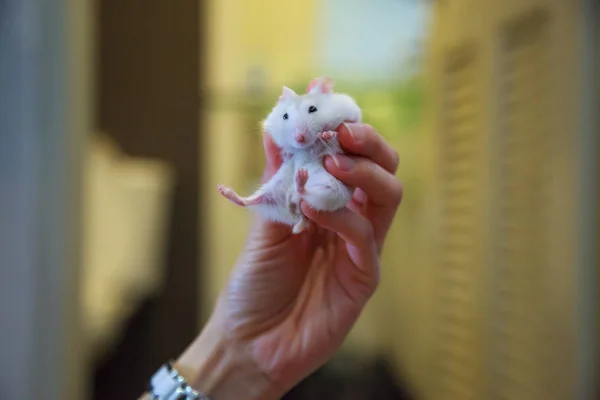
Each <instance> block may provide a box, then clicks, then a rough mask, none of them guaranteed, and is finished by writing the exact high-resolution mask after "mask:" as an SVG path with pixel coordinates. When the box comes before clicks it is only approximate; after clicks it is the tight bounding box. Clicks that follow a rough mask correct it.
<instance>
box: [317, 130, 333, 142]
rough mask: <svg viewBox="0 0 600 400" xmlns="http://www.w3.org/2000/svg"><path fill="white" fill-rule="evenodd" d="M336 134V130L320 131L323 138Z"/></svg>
mask: <svg viewBox="0 0 600 400" xmlns="http://www.w3.org/2000/svg"><path fill="white" fill-rule="evenodd" d="M335 136H337V132H336V131H325V132H321V133H319V138H320V139H323V140H329V139H331V138H333V137H335Z"/></svg>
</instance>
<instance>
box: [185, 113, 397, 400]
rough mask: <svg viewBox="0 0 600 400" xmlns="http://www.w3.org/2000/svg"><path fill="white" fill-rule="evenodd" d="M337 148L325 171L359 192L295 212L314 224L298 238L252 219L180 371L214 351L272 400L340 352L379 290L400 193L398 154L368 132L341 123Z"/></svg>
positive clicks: (268, 146) (269, 150)
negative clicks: (340, 202)
mask: <svg viewBox="0 0 600 400" xmlns="http://www.w3.org/2000/svg"><path fill="white" fill-rule="evenodd" d="M338 139H339V142H340V145H341V146H342V148H343V149H344V150H345V151H346V152H347V153H348V154H352V155H350V156H347V157H346V156H335V159H334V158H333V157H331V156H328V157H327V158H326V159H325V168H326V169H327V170H328V171H329V172H330V173H331V174H332V175H334V176H335V177H336V178H337V179H339V180H340V181H342V182H344V183H346V184H348V185H349V186H351V187H355V188H357V189H356V190H355V193H354V197H353V199H352V201H351V203H350V204H349V205H348V206H347V207H346V208H344V209H342V210H340V211H338V212H333V213H324V212H317V211H314V210H311V209H310V208H309V207H308V206H307V205H306V204H302V205H301V208H302V211H303V213H304V214H305V215H306V217H308V218H309V219H310V220H311V221H312V222H314V223H313V224H311V226H310V228H309V229H308V230H307V231H304V232H302V233H301V234H299V235H292V232H291V228H290V227H288V226H284V225H281V224H277V223H273V222H270V221H267V220H264V219H261V217H259V216H256V217H255V221H254V223H253V225H252V229H251V231H250V234H249V236H248V240H247V243H246V245H245V247H244V250H243V251H242V253H241V255H240V257H239V259H238V261H237V263H236V266H235V268H234V269H233V272H232V275H231V278H230V280H229V282H228V285H227V286H226V287H225V288H224V290H223V292H222V293H221V296H220V297H219V300H218V303H217V306H216V308H215V311H214V313H213V315H212V317H211V319H210V321H209V323H208V324H207V328H206V329H205V332H203V334H202V335H200V339H199V342H200V344H197V345H195V346H194V345H193V346H192V347H191V348H190V349H189V350H188V351H187V353H184V355H183V356H182V358H181V360H180V364H182V365H190V364H193V361H192V360H193V357H192V355H190V354H195V355H197V354H198V352H200V353H202V352H204V354H205V357H204V358H211V357H213V358H214V357H216V355H214V354H212V355H211V354H208V353H206V352H207V351H208V350H206V349H209V348H211V347H215V346H217V347H219V346H220V348H222V349H223V350H222V351H221V353H220V354H221V356H224V354H225V353H227V354H228V356H229V358H230V359H235V360H236V361H235V362H234V364H236V365H237V369H238V370H242V369H243V370H246V371H252V372H251V373H250V374H249V375H252V378H250V377H248V378H247V380H248V381H250V380H251V381H252V382H253V387H260V388H259V389H256V392H255V393H256V396H257V397H256V398H279V397H280V396H282V395H283V394H284V393H285V392H286V391H288V390H289V389H291V388H292V387H293V386H294V385H295V384H296V383H298V382H299V381H300V380H301V379H303V378H304V377H306V376H307V375H308V374H310V373H311V372H313V371H314V370H315V369H317V368H318V367H319V366H321V365H322V364H324V363H325V362H326V361H327V360H328V359H329V358H330V357H331V356H333V354H334V353H335V351H337V350H338V348H339V347H340V346H341V344H342V342H343V341H344V339H345V338H346V336H347V334H348V333H349V331H350V330H351V328H352V326H353V325H354V323H355V322H356V320H357V319H358V317H359V315H360V313H361V311H362V309H363V307H364V306H365V304H366V303H367V301H368V300H369V298H370V297H371V296H372V294H373V292H374V291H375V288H376V287H377V284H378V281H379V268H380V261H379V259H380V255H381V251H382V248H383V245H384V241H385V237H386V234H387V232H388V230H389V228H390V225H391V223H392V220H393V218H394V215H395V213H396V210H397V208H398V206H399V204H400V201H401V199H402V185H401V184H400V182H399V181H398V180H397V179H396V177H395V175H394V174H395V172H396V169H397V167H398V162H399V161H398V155H397V153H396V152H395V151H394V150H393V149H392V148H391V147H390V146H389V145H388V144H387V143H386V142H385V141H384V139H383V138H382V137H381V136H380V135H379V134H378V133H377V132H375V130H374V129H373V128H372V127H370V126H369V125H364V124H344V125H342V126H340V128H339V129H338ZM264 145H265V152H266V155H267V166H266V168H265V173H264V176H263V181H266V180H268V179H269V178H270V177H271V176H272V175H273V174H274V173H275V172H276V171H277V169H278V168H279V166H280V165H281V162H282V160H281V157H280V155H279V150H278V149H277V147H276V146H275V144H274V143H273V142H272V140H271V138H270V136H269V135H265V139H264ZM336 164H337V165H336ZM338 165H339V166H338ZM202 337H204V340H202ZM194 348H195V350H194ZM225 349H227V350H225ZM186 354H187V355H186ZM200 358H202V357H200ZM196 359H197V358H196ZM240 360H243V361H240ZM241 365H243V367H242V366H241ZM223 368H227V367H223ZM232 368H233V367H232ZM196 375H197V374H196ZM200 375H204V378H205V382H203V383H204V385H208V386H211V384H207V383H206V378H207V376H206V374H202V373H200ZM198 380H199V381H200V382H199V383H198V384H199V385H202V384H203V383H202V382H201V379H200V378H198ZM215 380H216V378H215ZM214 385H218V384H217V383H214ZM214 385H213V386H214ZM211 390H212V387H211ZM214 390H216V391H218V390H217V389H214ZM222 393H225V392H224V391H222ZM230 393H232V392H231V391H230ZM267 393H268V394H267ZM225 397H227V398H229V396H223V397H222V398H225ZM216 400H219V399H216Z"/></svg>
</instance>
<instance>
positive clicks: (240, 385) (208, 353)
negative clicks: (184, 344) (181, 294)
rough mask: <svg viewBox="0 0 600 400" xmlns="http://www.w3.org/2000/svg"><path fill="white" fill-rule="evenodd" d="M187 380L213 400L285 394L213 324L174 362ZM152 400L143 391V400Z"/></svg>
mask: <svg viewBox="0 0 600 400" xmlns="http://www.w3.org/2000/svg"><path fill="white" fill-rule="evenodd" d="M174 367H175V369H177V371H178V372H179V373H180V374H181V376H183V377H184V378H185V380H186V381H187V383H188V384H189V385H190V386H191V387H192V388H194V389H195V390H197V391H198V392H200V393H202V394H204V395H205V396H207V397H209V398H210V400H234V399H235V400H237V399H248V400H277V399H279V398H280V397H281V396H282V395H283V393H282V392H281V391H280V390H279V389H278V388H277V387H276V386H275V385H274V384H273V383H272V382H271V381H270V380H269V379H268V378H267V377H266V375H264V374H263V373H262V372H260V371H259V370H258V368H256V365H255V364H254V363H253V362H252V361H251V360H250V358H249V357H245V356H244V354H243V350H242V349H239V348H236V346H235V345H234V344H231V343H227V342H226V341H225V339H224V335H223V333H222V332H221V331H219V330H218V329H215V327H214V326H213V325H211V324H210V323H209V324H208V325H207V327H206V329H204V331H203V332H202V333H201V334H200V335H199V336H198V337H197V338H196V339H195V340H194V342H193V343H192V344H191V345H190V346H189V347H188V348H187V349H186V350H185V351H184V352H183V353H182V354H181V355H180V357H179V358H178V359H177V360H176V361H175V363H174ZM147 399H150V396H149V394H144V395H143V396H142V397H141V398H140V400H147Z"/></svg>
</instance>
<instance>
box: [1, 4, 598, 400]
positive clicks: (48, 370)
mask: <svg viewBox="0 0 600 400" xmlns="http://www.w3.org/2000/svg"><path fill="white" fill-rule="evenodd" d="M599 39H600V6H599V5H598V3H597V2H595V1H594V0H573V1H564V0H505V1H504V2H499V1H491V0H486V1H484V0H480V1H474V0H453V1H448V0H435V1H434V0H431V1H425V0H423V1H419V0H373V1H369V2H367V1H360V0H307V1H295V2H292V1H273V0H253V1H242V0H219V1H217V0H204V1H201V0H196V1H192V0H180V1H170V2H167V1H157V0H145V1H140V0H97V1H93V0H52V1H41V0H1V1H0V88H1V90H0V399H25V398H35V397H39V394H38V393H43V394H44V398H45V399H49V400H53V399H57V400H58V399H82V400H85V399H89V400H100V399H114V400H120V399H133V398H137V396H138V395H140V394H141V393H142V391H143V390H144V389H145V387H146V384H147V380H148V378H149V376H150V375H151V374H152V373H153V372H154V371H155V370H156V368H157V367H158V366H159V365H160V364H161V363H163V362H164V361H165V360H167V359H170V358H173V357H176V356H177V355H178V354H179V353H180V352H181V351H182V350H183V349H184V348H185V346H186V345H187V344H188V343H189V342H190V341H191V340H192V339H193V338H194V337H195V336H196V334H197V333H198V331H199V330H200V329H201V328H202V325H203V324H204V322H205V321H206V319H207V317H208V315H209V313H210V310H211V309H212V306H213V305H214V302H215V299H216V296H217V293H218V292H219V290H220V289H221V287H222V286H223V285H224V283H225V281H226V279H227V276H228V273H229V271H230V268H231V266H232V265H233V264H234V262H235V259H236V257H237V254H238V252H239V250H240V249H241V246H242V243H243V240H244V238H245V236H246V233H247V231H248V229H249V225H248V223H249V219H250V217H251V215H250V214H249V213H247V212H246V211H245V210H243V209H241V208H239V207H235V206H233V205H232V204H231V203H229V202H228V201H225V200H224V199H223V198H221V197H220V196H219V195H218V193H217V191H216V185H217V184H218V183H223V184H226V185H229V186H232V187H235V188H236V189H239V190H240V192H247V191H250V190H251V189H252V188H253V187H255V184H256V182H257V180H258V178H259V175H260V171H261V170H262V168H263V163H264V154H263V149H262V142H261V132H260V130H259V122H260V120H261V119H262V118H264V117H265V116H266V114H267V113H268V111H269V110H270V108H271V107H272V106H273V104H274V101H275V100H276V99H277V97H278V96H279V94H280V91H281V86H282V85H287V86H290V87H292V88H293V89H295V90H297V91H303V90H304V89H305V88H306V86H307V84H308V82H309V81H310V80H312V79H313V78H314V77H316V76H321V75H328V76H330V77H332V78H333V79H334V81H335V85H336V90H338V91H340V92H345V93H348V94H350V95H352V96H353V97H354V98H355V99H356V100H357V102H358V104H359V105H360V106H361V107H362V109H363V112H364V120H365V122H368V123H370V124H371V125H373V126H374V127H375V128H377V130H378V131H379V132H380V133H381V134H382V135H383V136H385V138H386V139H387V140H388V141H389V142H390V143H391V144H392V145H393V146H394V147H395V148H396V149H397V150H398V152H399V154H400V157H401V166H400V169H399V172H398V176H399V177H400V179H401V180H402V181H403V183H404V186H405V196H404V200H403V204H402V206H401V207H400V211H399V213H398V215H397V218H396V220H395V222H394V225H393V227H392V230H391V232H390V235H389V237H388V240H387V245H386V249H385V251H384V254H383V271H382V282H381V285H380V287H379V289H378V291H377V293H376V295H375V297H374V298H373V299H372V301H371V302H370V303H369V304H368V306H367V309H366V310H365V313H364V314H363V315H362V316H361V318H360V320H359V322H358V324H357V325H356V327H355V328H354V330H353V331H352V333H351V335H350V337H349V338H348V340H347V341H346V343H345V344H344V347H343V348H342V349H341V350H340V352H339V353H338V355H337V356H336V357H335V358H334V359H333V360H331V362H330V363H328V364H327V365H325V366H324V367H323V368H321V369H320V370H318V371H317V372H315V374H313V375H312V376H310V377H309V378H308V379H306V380H305V381H304V382H302V383H301V384H300V385H299V386H298V387H296V388H294V390H292V391H291V392H290V393H289V394H288V395H286V399H288V400H291V399H331V400H337V399H340V400H342V399H343V400H349V399H352V400H362V399H365V400H366V399H378V400H386V399H390V400H392V399H415V400H417V399H422V400H470V399H473V400H482V399H485V400H488V399H490V400H492V399H494V400H495V399H498V400H500V399H506V400H521V399H522V400H537V399H540V400H541V399H544V400H570V399H577V400H579V399H582V400H587V399H596V398H600V392H599V391H598V382H599V379H598V378H600V376H598V372H599V370H598V360H599V356H600V349H599V348H598V343H599V339H600V332H599V331H598V330H597V323H598V320H599V317H600V307H599V306H600V298H599V297H598V293H597V292H598V288H599V287H600V274H599V273H600V253H599V252H598V246H599V245H600V213H599V211H600V207H599V204H600V198H599V197H598V189H599V187H600V164H599V163H598V160H597V159H598V154H600V140H599V139H600V126H599V124H598V115H599V111H600V103H599V102H598V96H599V94H600V79H598V78H599V69H598V66H599V65H600V64H599V61H600V51H599V50H600V40H599Z"/></svg>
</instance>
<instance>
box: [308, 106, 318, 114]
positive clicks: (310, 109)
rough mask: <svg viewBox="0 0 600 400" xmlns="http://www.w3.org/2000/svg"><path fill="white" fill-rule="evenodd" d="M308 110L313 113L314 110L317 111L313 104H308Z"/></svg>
mask: <svg viewBox="0 0 600 400" xmlns="http://www.w3.org/2000/svg"><path fill="white" fill-rule="evenodd" d="M308 112H309V113H314V112H317V107H315V106H310V107H308Z"/></svg>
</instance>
